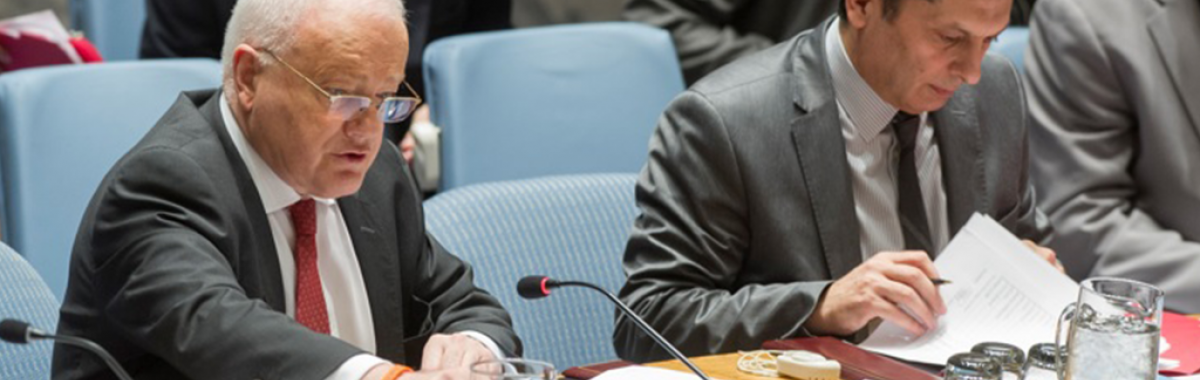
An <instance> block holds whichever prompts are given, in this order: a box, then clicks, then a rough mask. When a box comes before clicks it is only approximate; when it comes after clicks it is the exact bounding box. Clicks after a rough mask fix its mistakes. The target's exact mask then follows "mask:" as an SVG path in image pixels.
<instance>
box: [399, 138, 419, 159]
mask: <svg viewBox="0 0 1200 380" xmlns="http://www.w3.org/2000/svg"><path fill="white" fill-rule="evenodd" d="M416 151H417V139H415V138H413V135H412V131H408V133H405V134H404V138H402V139H400V155H401V156H404V162H407V163H408V164H409V165H412V162H413V155H415V154H416Z"/></svg>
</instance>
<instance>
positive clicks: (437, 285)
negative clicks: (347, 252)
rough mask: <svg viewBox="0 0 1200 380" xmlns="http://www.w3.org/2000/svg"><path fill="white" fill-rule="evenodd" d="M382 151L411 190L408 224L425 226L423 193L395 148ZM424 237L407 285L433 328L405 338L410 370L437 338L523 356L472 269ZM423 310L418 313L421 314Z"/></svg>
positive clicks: (509, 327)
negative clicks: (472, 340)
mask: <svg viewBox="0 0 1200 380" xmlns="http://www.w3.org/2000/svg"><path fill="white" fill-rule="evenodd" d="M384 149H385V151H381V152H380V155H381V156H383V155H386V156H387V157H386V158H381V160H382V159H386V160H387V161H388V162H389V163H391V164H392V165H394V166H395V167H396V170H395V171H389V173H396V174H398V175H400V176H402V177H403V179H404V180H401V181H399V184H398V186H404V187H405V188H406V189H407V190H405V191H400V192H397V193H403V194H404V195H400V197H402V198H403V199H400V200H399V202H402V203H406V204H405V205H404V206H403V207H402V208H401V209H402V210H418V212H415V213H413V214H415V215H416V217H415V218H412V219H410V220H411V221H412V222H413V223H414V224H415V225H417V226H424V225H425V220H424V211H423V209H422V208H421V199H420V197H419V194H421V192H420V191H419V190H418V189H417V188H416V185H415V183H416V182H415V181H414V180H413V177H412V172H411V171H409V170H408V166H407V164H405V163H404V162H403V159H402V158H401V157H400V152H399V150H398V149H397V148H396V146H395V145H385V148H384ZM401 213H402V214H403V213H404V212H403V211H402V212H401ZM401 217H405V215H401ZM401 227H402V226H401ZM421 230H424V227H421ZM422 236H423V237H424V239H425V241H424V244H422V248H421V250H420V253H419V256H418V257H417V258H416V260H415V263H416V265H415V270H412V271H410V272H409V273H414V274H415V279H414V281H411V282H409V283H410V284H412V286H413V289H414V290H413V293H412V294H413V297H414V298H415V299H416V302H417V303H418V304H420V306H423V308H424V309H425V310H424V312H426V313H427V315H426V316H416V317H418V319H421V318H420V317H425V318H424V319H426V320H427V321H428V322H429V325H428V326H421V328H420V331H419V332H418V333H416V334H413V335H414V336H411V337H409V338H406V340H407V341H406V342H405V350H406V351H407V354H408V355H407V356H408V360H409V362H410V365H413V366H414V367H415V364H413V363H417V364H419V363H420V360H419V359H420V357H421V356H422V355H421V354H422V352H423V349H424V345H425V342H426V341H427V340H428V338H429V336H430V335H431V334H434V333H441V334H452V333H458V332H463V331H476V332H479V333H481V334H483V335H486V336H488V337H489V338H491V339H492V341H494V342H495V343H496V345H497V346H499V347H500V349H501V350H503V351H504V352H505V354H506V355H508V356H513V357H516V356H520V355H521V353H522V348H521V341H520V339H518V338H517V335H516V332H515V331H514V330H513V324H512V318H511V317H510V316H509V314H508V312H507V311H505V310H504V308H503V306H501V305H500V301H498V300H496V298H495V297H492V295H491V294H488V293H487V291H485V290H483V289H480V288H478V287H476V286H475V274H474V270H473V269H472V268H471V266H470V264H467V263H466V262H464V261H462V260H461V259H459V258H458V257H457V256H454V255H453V254H451V253H450V252H448V251H447V250H446V249H445V248H444V247H442V245H441V243H439V242H438V241H437V239H435V238H434V237H433V235H431V234H429V233H427V232H425V233H423V234H422ZM402 254H403V253H402ZM420 309H422V308H417V309H416V310H418V312H420ZM406 317H407V316H406ZM420 324H422V325H423V324H425V323H420Z"/></svg>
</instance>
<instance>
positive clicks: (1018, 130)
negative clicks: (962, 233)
mask: <svg viewBox="0 0 1200 380" xmlns="http://www.w3.org/2000/svg"><path fill="white" fill-rule="evenodd" d="M1011 6H1012V0H843V1H842V4H841V9H839V15H838V16H837V17H835V18H832V19H830V20H827V21H826V22H825V23H823V24H821V25H820V26H819V27H817V28H815V29H813V30H810V31H807V32H804V33H802V34H800V35H798V36H797V37H795V38H793V39H791V40H789V41H787V42H785V43H783V44H780V45H776V46H774V47H772V48H770V49H767V50H765V51H763V52H761V53H758V54H756V55H752V56H750V57H747V58H744V59H742V60H739V61H736V62H734V63H732V64H730V65H729V66H726V67H725V68H722V69H720V70H718V71H716V72H714V73H713V74H710V75H709V76H707V77H705V78H704V79H702V80H701V81H700V82H698V83H697V84H696V85H694V86H693V87H692V88H691V89H689V90H688V91H686V92H685V93H684V94H682V95H680V96H679V97H678V98H676V99H675V100H674V101H673V102H672V104H671V105H669V106H668V108H667V110H666V112H665V113H664V115H663V117H662V119H661V120H660V121H659V125H658V129H657V131H656V132H655V135H654V137H653V139H652V141H651V143H650V157H649V161H648V162H647V164H646V167H645V168H644V169H643V170H642V175H641V179H640V180H639V183H638V186H637V201H638V206H639V207H640V208H641V210H642V214H641V216H640V217H638V219H637V221H636V222H635V226H634V232H633V235H632V237H631V238H630V241H629V244H628V247H627V249H626V252H625V261H624V264H625V270H626V272H627V273H628V276H629V277H628V280H627V282H626V284H625V286H624V288H623V289H622V290H621V297H622V298H623V299H624V300H625V301H627V302H628V303H629V304H630V305H631V306H632V307H633V309H634V310H636V311H637V312H638V313H639V314H641V315H642V316H644V317H645V319H646V320H647V321H648V322H650V323H651V324H652V325H654V326H656V327H657V328H659V329H661V330H662V331H663V333H664V334H663V335H664V336H666V338H667V339H668V340H671V341H673V342H675V343H676V344H678V345H679V346H680V348H681V349H682V351H684V352H685V353H687V354H691V355H697V354H707V353H716V352H728V351H734V350H738V349H752V348H757V347H759V345H760V344H761V343H762V342H763V341H764V340H768V339H779V338H789V337H798V336H812V335H832V336H855V337H857V338H861V337H862V336H863V334H864V333H865V330H867V328H866V327H867V326H868V325H869V324H870V322H871V321H872V320H875V319H883V320H889V321H892V322H894V323H896V324H898V325H899V326H901V327H904V328H905V329H907V330H909V331H912V332H914V333H923V332H925V331H928V330H929V329H931V328H934V327H936V325H937V316H938V315H939V314H941V313H944V311H945V305H944V303H943V300H942V299H941V296H940V295H939V294H938V291H937V288H936V287H935V286H934V284H933V283H932V281H931V280H930V279H931V278H937V277H939V274H938V273H937V271H936V269H935V268H934V267H933V265H932V261H931V257H932V256H934V255H936V253H937V252H938V251H939V250H941V249H942V248H944V247H945V245H946V244H947V242H948V241H949V239H950V237H951V236H952V235H953V234H954V233H955V232H957V231H958V230H959V229H960V228H961V227H962V226H963V225H964V224H965V223H966V221H967V219H968V218H969V217H970V216H971V215H972V214H973V213H976V212H979V213H985V214H990V215H991V216H992V217H993V218H995V219H996V220H997V221H999V222H1000V224H1002V225H1003V226H1005V227H1006V228H1008V229H1009V230H1010V231H1012V232H1013V233H1015V234H1016V235H1018V236H1020V237H1022V238H1025V239H1031V240H1034V241H1041V240H1042V239H1043V238H1045V237H1046V236H1047V234H1048V233H1049V230H1048V227H1047V224H1046V223H1045V218H1044V216H1042V215H1041V214H1040V213H1039V212H1038V211H1037V210H1036V209H1035V208H1034V205H1035V199H1034V195H1033V192H1032V190H1031V186H1030V185H1029V182H1028V179H1027V172H1026V167H1027V164H1028V157H1027V153H1026V139H1025V136H1026V126H1025V118H1024V117H1023V115H1024V114H1025V112H1026V111H1025V107H1024V102H1022V100H1021V86H1020V81H1019V79H1018V77H1017V74H1016V71H1015V70H1014V68H1013V67H1012V65H1011V64H1010V63H1009V62H1008V61H1007V60H1003V59H1001V58H997V57H994V56H990V55H987V54H986V51H987V49H988V46H989V44H990V43H991V41H992V40H993V39H994V38H995V37H996V35H997V34H999V33H1000V32H1001V31H1002V30H1004V28H1005V26H1006V25H1007V24H1008V20H1009V11H1010V7H1011ZM1026 243H1027V244H1028V245H1030V246H1031V247H1032V248H1034V250H1035V251H1036V252H1038V254H1040V255H1041V256H1042V257H1044V258H1045V259H1046V260H1047V261H1049V262H1051V263H1055V262H1056V260H1055V259H1054V254H1053V252H1052V251H1050V250H1048V249H1044V248H1041V247H1039V246H1037V245H1035V244H1034V243H1033V242H1032V241H1029V240H1027V241H1026ZM967 280H969V279H962V281H967ZM614 340H615V345H616V348H617V351H618V353H619V354H620V355H621V356H622V357H624V358H626V359H630V360H635V361H643V360H651V359H657V358H662V357H665V353H663V352H662V351H661V350H658V349H656V348H654V345H653V344H650V343H649V340H647V339H646V338H645V337H643V336H642V335H641V334H640V333H639V332H638V331H637V330H636V329H635V328H634V327H633V326H632V324H631V323H629V322H628V321H627V320H625V319H624V318H619V319H618V321H617V330H616V332H615V334H614Z"/></svg>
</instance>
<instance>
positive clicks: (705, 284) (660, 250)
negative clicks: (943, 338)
mask: <svg viewBox="0 0 1200 380" xmlns="http://www.w3.org/2000/svg"><path fill="white" fill-rule="evenodd" d="M738 157H739V156H738V154H737V153H736V152H735V150H734V144H733V142H732V141H731V138H730V135H729V133H728V130H727V129H726V126H725V125H724V124H723V121H722V115H721V114H720V113H718V111H717V110H716V109H715V108H714V107H713V105H712V104H711V103H710V102H709V101H708V100H707V99H706V98H704V96H703V95H701V94H699V93H696V92H692V91H688V92H685V93H684V94H683V95H681V96H680V97H679V98H677V99H676V100H674V101H673V102H672V103H671V105H669V106H668V108H667V110H666V112H665V114H664V115H663V117H662V118H661V119H660V120H659V124H658V129H657V130H656V132H655V135H654V136H653V138H652V140H651V143H650V157H649V159H648V162H647V164H646V167H645V168H643V169H642V173H641V177H640V178H639V180H638V184H637V190H636V198H637V203H638V207H639V208H640V209H641V215H640V216H638V218H637V219H636V221H635V222H634V227H633V233H632V236H631V237H630V240H629V244H628V246H627V247H626V251H625V259H624V266H625V272H626V274H627V275H628V279H627V282H626V283H625V286H624V287H623V288H622V289H621V298H622V300H623V301H625V302H627V303H628V304H629V305H630V307H631V308H633V310H634V311H635V312H636V313H637V314H638V315H640V316H642V317H643V318H644V319H645V320H646V321H647V322H648V323H650V324H651V325H652V326H654V327H655V328H656V329H659V330H660V331H661V332H662V334H663V336H664V337H665V338H666V339H667V340H668V341H670V342H672V343H674V344H676V345H677V346H678V347H679V348H680V350H681V351H683V353H684V354H687V355H699V354H710V353H716V352H729V351H734V350H738V349H751V348H757V347H759V345H761V344H762V341H763V340H766V339H777V338H785V337H794V336H798V335H808V333H807V332H806V331H805V330H804V329H803V328H802V326H801V325H802V324H803V323H804V321H806V320H807V319H808V316H809V315H810V314H811V313H812V311H813V309H814V307H815V306H816V301H817V299H818V298H819V296H820V294H821V292H823V291H824V289H825V287H826V286H828V284H829V282H828V281H812V282H792V283H772V284H746V285H742V284H739V283H738V278H739V275H740V272H741V270H742V267H743V263H744V260H747V257H748V250H749V249H750V242H751V239H752V234H753V232H752V231H750V230H749V227H748V226H749V223H748V222H747V220H748V218H750V217H752V216H751V215H748V211H747V209H748V207H747V206H746V204H747V203H746V202H747V200H746V199H745V196H746V195H745V194H746V192H745V191H744V190H743V189H744V186H743V184H742V173H741V171H740V169H739V165H740V163H739V161H738ZM613 337H614V346H615V348H616V351H617V353H618V355H620V356H621V357H622V358H624V359H626V360H631V361H637V362H644V361H651V360H658V359H664V358H667V357H668V356H667V355H666V352H665V351H663V350H661V349H659V348H657V346H656V345H655V344H654V343H653V342H652V341H651V340H650V339H649V337H647V336H646V335H645V334H643V333H642V332H641V331H640V330H638V329H637V328H636V327H635V326H634V325H633V324H632V323H631V322H630V321H629V320H628V319H626V318H625V317H623V316H621V315H618V317H617V324H616V331H615V332H614V334H613Z"/></svg>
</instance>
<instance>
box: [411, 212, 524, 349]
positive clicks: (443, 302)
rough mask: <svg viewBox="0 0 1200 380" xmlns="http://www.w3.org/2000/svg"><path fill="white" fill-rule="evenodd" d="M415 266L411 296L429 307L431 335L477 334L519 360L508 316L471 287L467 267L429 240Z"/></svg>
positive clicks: (493, 300)
mask: <svg viewBox="0 0 1200 380" xmlns="http://www.w3.org/2000/svg"><path fill="white" fill-rule="evenodd" d="M426 236H427V238H428V239H429V242H428V246H427V248H428V249H427V251H426V253H425V255H424V257H423V258H422V260H421V263H420V264H419V267H420V268H421V272H422V273H421V275H420V277H421V282H418V283H417V290H416V292H415V293H414V294H415V296H416V297H417V298H418V299H419V300H422V301H426V302H428V304H429V311H430V316H431V317H432V318H433V320H434V321H435V322H434V327H433V331H434V332H438V333H444V334H451V333H457V332H463V331H477V332H479V333H481V334H483V335H487V336H488V337H489V338H492V341H494V342H496V345H497V346H499V347H500V349H501V350H503V351H504V353H505V354H506V355H508V356H513V357H516V356H520V355H521V353H522V349H521V342H520V340H518V339H517V335H516V332H515V331H514V330H513V327H512V319H511V317H509V315H508V312H507V311H505V310H504V308H503V307H501V306H500V302H499V301H497V300H496V298H495V297H492V295H491V294H488V293H487V292H486V291H484V290H483V289H480V288H477V287H475V281H474V277H475V275H474V271H473V270H472V268H471V266H470V265H468V264H467V263H465V262H463V261H462V260H460V259H459V258H458V257H456V256H454V255H451V254H450V253H449V252H447V251H446V249H445V248H442V245H441V244H440V243H438V242H437V240H435V239H434V238H433V236H432V235H426Z"/></svg>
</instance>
